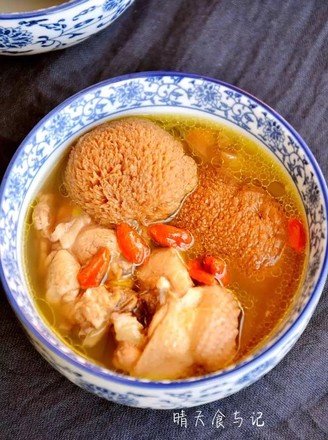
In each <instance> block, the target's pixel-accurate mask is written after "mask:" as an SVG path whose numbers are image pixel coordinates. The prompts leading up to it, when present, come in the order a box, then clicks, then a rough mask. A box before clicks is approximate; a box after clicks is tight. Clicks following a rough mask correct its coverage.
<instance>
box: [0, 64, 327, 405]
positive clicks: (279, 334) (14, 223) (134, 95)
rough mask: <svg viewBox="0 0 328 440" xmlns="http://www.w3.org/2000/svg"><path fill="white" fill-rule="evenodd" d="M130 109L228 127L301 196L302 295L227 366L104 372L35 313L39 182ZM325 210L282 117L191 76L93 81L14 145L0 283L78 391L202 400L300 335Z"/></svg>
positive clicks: (321, 272)
mask: <svg viewBox="0 0 328 440" xmlns="http://www.w3.org/2000/svg"><path fill="white" fill-rule="evenodd" d="M129 114H134V115H135V114H150V115H153V114H185V115H195V116H200V117H206V118H210V119H212V120H217V121H220V122H221V123H225V124H227V125H230V126H233V127H235V128H236V129H237V130H241V131H242V132H243V133H244V134H245V135H247V136H251V137H252V138H253V139H254V140H256V141H257V142H259V143H260V144H261V145H262V147H263V148H266V149H267V150H269V151H270V152H271V154H273V155H274V156H275V157H276V159H277V160H279V161H280V163H281V166H283V167H285V169H286V170H287V171H288V172H289V174H290V175H291V177H292V179H293V181H294V183H295V185H296V186H297V189H298V191H299V194H300V196H301V199H302V200H303V203H304V206H305V210H306V215H307V221H308V228H309V237H310V254H309V262H308V267H307V272H306V277H305V280H304V284H303V286H302V288H301V291H300V293H299V295H298V296H297V298H296V299H295V301H294V303H293V305H292V307H291V309H290V311H289V312H288V314H287V316H286V319H285V320H284V321H283V322H282V323H281V325H280V327H279V328H277V329H276V330H275V331H274V333H273V336H272V337H271V338H270V339H269V341H268V342H267V343H266V345H265V346H263V347H262V348H261V349H259V350H258V351H257V352H255V353H254V354H252V355H251V356H248V357H247V358H246V359H244V360H243V361H242V362H240V363H238V364H236V365H232V366H230V367H229V368H227V369H225V370H223V371H219V372H217V373H213V374H210V375H207V376H202V377H197V378H190V379H186V380H178V381H159V382H153V381H148V380H141V379H135V378H132V377H127V376H123V375H120V374H117V373H115V372H113V371H109V370H107V369H105V368H102V367H100V366H97V365H95V364H93V363H92V362H90V361H89V360H87V359H85V358H83V357H81V356H80V355H78V354H76V353H75V352H73V351H72V350H71V349H70V348H69V347H68V346H66V345H65V344H64V343H62V342H61V341H60V340H59V339H58V338H57V337H56V336H55V334H54V333H53V332H52V331H51V329H50V328H49V327H47V325H46V324H45V322H44V321H43V319H42V318H41V317H40V315H39V313H38V311H37V309H36V308H35V305H34V303H33V300H32V298H31V296H30V293H29V289H28V285H27V282H26V277H25V272H24V266H23V251H22V249H23V228H24V221H25V217H26V214H27V210H28V208H29V206H30V204H31V201H32V200H33V198H34V197H35V195H36V192H37V190H38V188H39V187H40V184H41V183H42V182H43V179H44V178H45V176H47V175H48V174H49V171H50V170H51V169H52V168H53V166H54V165H55V163H56V162H57V160H58V159H59V158H60V157H61V156H62V155H63V153H64V151H66V149H67V148H68V146H69V145H70V144H71V143H72V141H74V140H75V139H77V138H78V137H79V136H80V135H82V134H83V133H85V132H86V131H88V130H90V129H91V128H92V127H93V126H95V125H97V124H100V123H102V122H104V121H107V120H110V119H112V118H118V117H121V116H126V115H129ZM327 206H328V195H327V187H326V185H325V182H324V178H323V176H322V174H321V171H320V169H319V167H318V165H317V163H316V161H315V159H314V157H313V155H312V153H311V152H310V150H309V148H308V147H307V146H306V144H305V143H304V141H303V140H302V139H301V138H300V136H299V135H298V134H297V133H296V132H295V130H294V129H293V128H292V127H291V126H290V125H289V124H288V123H287V122H286V121H284V120H283V119H282V118H281V117H280V116H279V115H278V114H277V113H275V112H274V111H273V110H271V109H270V108H269V107H267V106H266V105H265V104H263V103H261V102H260V101H258V100H257V99H256V98H254V97H252V96H250V95H249V94H247V93H245V92H243V91H241V90H239V89H237V88H235V87H233V86H230V85H228V84H225V83H222V82H220V81H217V80H214V79H210V78H204V77H200V76H196V75H191V74H183V73H161V72H148V73H137V74H133V75H126V76H122V77H119V78H116V79H111V80H108V81H105V82H102V83H100V84H96V85H94V86H92V87H90V88H88V89H86V90H84V91H82V92H80V93H78V94H76V95H74V96H73V97H71V98H70V99H68V100H67V101H65V102H64V103H62V104H61V105H59V106H58V107H57V108H55V109H54V110H53V111H52V112H51V113H49V114H48V115H47V116H46V117H45V118H44V119H43V120H42V121H41V122H40V123H39V124H38V125H37V126H36V127H35V128H34V129H33V130H32V131H31V133H30V134H29V135H28V136H27V137H26V139H25V140H24V141H23V143H22V144H21V146H20V147H19V149H18V150H17V152H16V154H15V156H14V157H13V159H12V161H11V163H10V165H9V167H8V169H7V172H6V174H5V177H4V179H3V182H2V186H1V194H0V237H1V238H0V251H1V277H2V282H3V284H4V287H5V290H6V292H7V295H8V298H9V301H10V303H11V305H12V307H13V309H14V310H15V312H16V314H17V316H18V318H19V319H20V321H21V323H22V324H23V326H24V328H25V329H26V332H27V334H28V335H29V338H30V339H31V341H32V343H33V344H34V346H35V347H36V349H37V350H38V351H39V352H40V353H41V354H42V355H43V356H44V358H45V359H46V360H47V361H48V362H49V363H50V364H51V365H52V366H53V367H54V368H56V369H57V370H58V371H59V372H61V373H62V374H63V375H64V376H66V377H67V378H68V379H70V380H71V381H72V382H74V383H76V384H77V385H79V386H80V387H82V388H84V389H86V390H88V391H91V392H93V393H95V394H97V395H99V396H101V397H104V398H106V399H109V400H112V401H114V402H117V403H121V404H126V405H131V406H137V407H148V408H160V409H166V408H167V409H168V408H179V407H180V408H181V407H190V406H196V405H201V404H204V403H208V402H211V401H215V400H218V399H222V398H224V397H226V396H228V395H230V394H233V393H236V392H237V391H239V390H240V389H242V388H244V387H246V386H248V385H250V384H252V383H253V382H255V381H256V380H258V379H259V378H260V377H261V376H263V375H264V374H266V373H267V372H268V371H270V370H271V369H272V368H273V367H274V366H275V365H276V364H277V363H278V362H279V361H280V360H281V359H282V358H283V357H284V356H285V355H286V353H287V352H288V351H289V350H290V349H291V348H292V346H293V345H294V344H295V342H296V341H297V339H298V338H299V337H300V335H301V333H302V332H303V330H304V329H305V327H306V325H307V323H308V321H309V319H310V317H311V316H312V314H313V312H314V310H315V307H316V305H317V303H318V300H319V298H320V295H321V292H322V290H323V287H324V283H325V280H326V277H327V271H328V256H327ZM298 367H299V366H298V365H295V368H298Z"/></svg>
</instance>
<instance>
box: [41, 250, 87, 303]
mask: <svg viewBox="0 0 328 440" xmlns="http://www.w3.org/2000/svg"><path fill="white" fill-rule="evenodd" d="M50 257H51V259H50ZM79 270H80V264H79V263H78V262H77V260H76V259H75V257H74V256H73V255H72V254H71V253H70V252H69V251H67V250H65V249H61V250H59V251H54V253H52V254H51V255H50V256H49V266H48V273H47V290H46V298H47V300H48V301H49V302H50V303H52V304H58V303H59V302H60V301H61V300H63V301H66V302H68V301H72V300H74V299H75V298H76V297H77V295H78V293H79V290H80V286H79V283H78V281H77V274H78V273H79Z"/></svg>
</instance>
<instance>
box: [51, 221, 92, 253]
mask: <svg viewBox="0 0 328 440" xmlns="http://www.w3.org/2000/svg"><path fill="white" fill-rule="evenodd" d="M90 222H91V218H90V217H89V216H88V215H87V214H81V215H79V216H78V217H75V218H74V219H73V220H71V221H69V222H64V223H59V224H58V225H57V226H56V227H55V230H54V231H53V233H52V234H51V235H50V237H49V239H50V241H52V242H56V241H59V242H60V245H61V247H62V248H63V249H70V248H71V247H72V246H73V244H74V242H75V240H76V237H77V236H78V234H79V232H80V231H81V229H82V228H83V227H84V226H86V225H88V224H90Z"/></svg>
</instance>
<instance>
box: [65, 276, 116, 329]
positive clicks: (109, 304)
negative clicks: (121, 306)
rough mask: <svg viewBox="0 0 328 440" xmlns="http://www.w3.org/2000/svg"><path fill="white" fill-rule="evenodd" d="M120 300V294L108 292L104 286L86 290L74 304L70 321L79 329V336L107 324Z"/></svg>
mask: <svg viewBox="0 0 328 440" xmlns="http://www.w3.org/2000/svg"><path fill="white" fill-rule="evenodd" d="M119 300H120V292H119V291H118V290H117V291H116V292H115V293H113V292H109V291H108V290H107V289H106V287H105V286H104V285H101V286H98V287H93V288H90V289H87V290H86V291H85V292H84V294H83V295H82V296H80V297H79V298H78V299H77V300H76V301H75V303H74V306H73V308H72V310H71V313H70V319H71V321H72V322H73V323H74V324H76V325H78V326H79V327H80V336H83V335H87V334H88V333H89V332H90V331H91V330H93V329H99V328H101V327H102V326H104V325H106V324H109V322H110V316H111V313H112V312H113V311H114V310H115V307H116V305H117V303H118V302H119Z"/></svg>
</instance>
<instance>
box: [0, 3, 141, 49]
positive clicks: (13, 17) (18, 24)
mask: <svg viewBox="0 0 328 440" xmlns="http://www.w3.org/2000/svg"><path fill="white" fill-rule="evenodd" d="M9 1H10V0H9ZM26 3H28V0H27V1H26ZM54 3H55V1H54ZM132 3H133V0H70V1H68V0H67V2H66V3H63V4H61V5H59V6H53V7H50V8H46V9H40V10H37V11H30V12H17V13H7V14H5V13H1V11H0V54H2V55H33V54H37V53H43V52H49V51H52V50H57V49H64V48H66V47H69V46H73V45H74V44H77V43H80V42H81V41H84V40H86V39H87V38H88V37H90V36H91V35H93V34H95V33H97V32H99V31H101V30H102V29H104V28H105V27H107V26H109V25H110V24H111V23H113V21H114V20H116V19H117V18H118V17H119V16H120V15H121V14H122V13H123V12H124V11H125V10H126V9H127V8H128V7H129V6H130V5H131V4H132Z"/></svg>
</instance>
